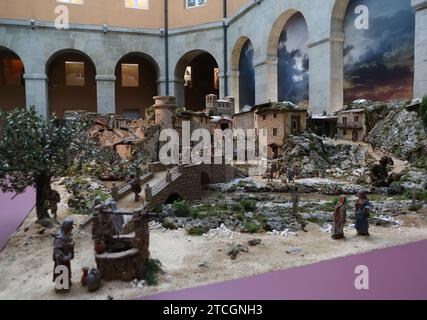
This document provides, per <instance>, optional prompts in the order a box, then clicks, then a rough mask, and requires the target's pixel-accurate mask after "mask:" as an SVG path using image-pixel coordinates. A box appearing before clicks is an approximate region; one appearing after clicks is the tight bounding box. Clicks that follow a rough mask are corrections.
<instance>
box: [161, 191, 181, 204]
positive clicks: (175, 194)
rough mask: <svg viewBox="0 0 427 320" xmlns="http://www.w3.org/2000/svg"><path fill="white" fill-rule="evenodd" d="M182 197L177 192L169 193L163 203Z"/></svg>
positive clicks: (170, 202)
mask: <svg viewBox="0 0 427 320" xmlns="http://www.w3.org/2000/svg"><path fill="white" fill-rule="evenodd" d="M182 200H183V198H182V197H181V195H180V194H179V193H176V192H175V193H171V194H170V195H169V196H168V197H167V198H166V200H165V204H173V203H174V202H175V201H182Z"/></svg>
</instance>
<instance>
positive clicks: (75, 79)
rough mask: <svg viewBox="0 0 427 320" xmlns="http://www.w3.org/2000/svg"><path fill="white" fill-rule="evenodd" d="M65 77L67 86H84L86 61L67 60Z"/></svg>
mask: <svg viewBox="0 0 427 320" xmlns="http://www.w3.org/2000/svg"><path fill="white" fill-rule="evenodd" d="M65 77H66V81H65V82H66V86H67V87H84V85H85V63H84V62H75V61H66V62H65Z"/></svg>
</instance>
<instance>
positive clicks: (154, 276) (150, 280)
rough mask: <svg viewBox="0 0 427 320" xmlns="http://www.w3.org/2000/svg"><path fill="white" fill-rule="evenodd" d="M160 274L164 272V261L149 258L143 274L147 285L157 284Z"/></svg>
mask: <svg viewBox="0 0 427 320" xmlns="http://www.w3.org/2000/svg"><path fill="white" fill-rule="evenodd" d="M159 274H164V271H163V266H162V263H161V262H160V261H159V260H157V259H150V260H148V262H147V264H146V265H145V268H144V275H143V279H144V280H145V282H146V283H147V285H149V286H156V285H157V284H158V282H159Z"/></svg>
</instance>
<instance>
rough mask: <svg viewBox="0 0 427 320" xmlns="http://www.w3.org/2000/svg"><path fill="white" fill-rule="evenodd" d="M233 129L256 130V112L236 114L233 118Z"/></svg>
mask: <svg viewBox="0 0 427 320" xmlns="http://www.w3.org/2000/svg"><path fill="white" fill-rule="evenodd" d="M233 127H234V129H243V130H248V129H254V128H255V110H254V109H251V110H248V111H244V112H240V113H236V114H235V115H234V116H233Z"/></svg>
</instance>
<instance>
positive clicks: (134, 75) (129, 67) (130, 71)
mask: <svg viewBox="0 0 427 320" xmlns="http://www.w3.org/2000/svg"><path fill="white" fill-rule="evenodd" d="M122 87H127V88H136V87H139V65H138V64H130V63H122Z"/></svg>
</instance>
